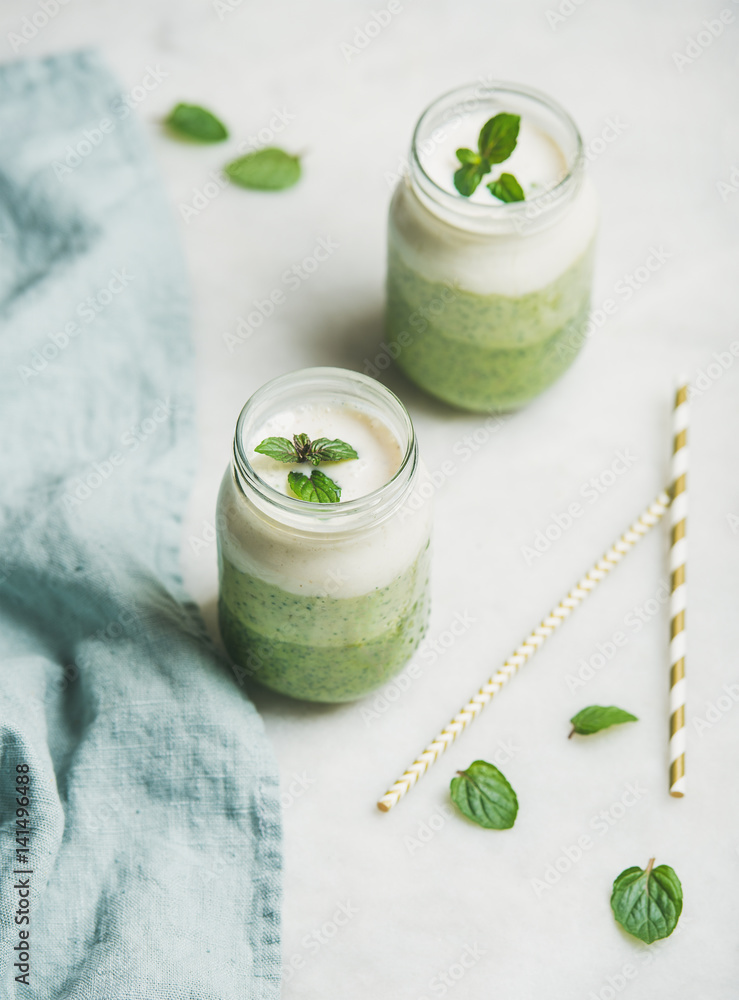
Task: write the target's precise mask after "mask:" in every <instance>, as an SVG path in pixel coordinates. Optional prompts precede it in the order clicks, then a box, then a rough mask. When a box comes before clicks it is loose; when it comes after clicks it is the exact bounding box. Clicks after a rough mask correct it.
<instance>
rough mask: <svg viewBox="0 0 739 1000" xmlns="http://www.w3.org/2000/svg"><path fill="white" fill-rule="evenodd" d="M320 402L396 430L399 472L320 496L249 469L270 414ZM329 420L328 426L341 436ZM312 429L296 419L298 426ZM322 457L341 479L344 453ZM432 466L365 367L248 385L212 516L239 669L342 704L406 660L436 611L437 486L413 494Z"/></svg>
mask: <svg viewBox="0 0 739 1000" xmlns="http://www.w3.org/2000/svg"><path fill="white" fill-rule="evenodd" d="M315 407H321V408H322V410H321V412H323V411H324V409H325V408H327V407H328V408H329V409H330V412H332V413H344V414H346V413H349V414H350V415H351V416H352V418H353V419H354V418H357V419H361V420H362V421H368V426H369V427H375V428H380V429H382V433H383V434H385V435H387V434H389V435H390V437H386V438H384V439H383V440H386V441H388V442H389V441H390V440H391V439H392V441H393V442H394V443H393V448H395V449H396V452H395V454H396V457H397V461H399V467H398V468H397V471H396V472H395V473H394V475H392V478H390V479H389V481H387V482H384V485H382V486H380V487H379V488H377V489H373V490H372V491H371V492H369V493H367V494H366V495H363V496H359V497H357V498H355V499H348V500H346V501H344V500H341V501H340V502H339V503H320V504H319V503H310V502H307V501H304V500H298V499H297V498H294V497H292V496H287V495H285V494H284V493H282V492H281V491H280V490H279V489H276V488H274V487H273V486H271V485H270V484H269V483H268V482H266V481H265V478H263V476H264V475H265V474H264V473H263V475H262V476H260V475H259V473H258V472H257V471H256V470H255V468H254V465H257V466H258V465H259V463H258V462H257V461H256V459H260V460H262V456H259V455H256V453H255V451H254V448H255V446H256V444H258V443H259V441H260V440H262V437H263V436H268V435H264V431H263V429H264V427H265V424H266V423H267V422H268V421H269V420H270V419H274V418H275V415H280V414H283V415H284V414H285V413H287V414H288V415H289V417H288V419H289V422H290V424H291V425H292V422H293V414H295V418H294V419H295V422H296V423H301V424H303V423H304V422H305V421H304V420H303V418H302V417H301V416H300V414H301V413H302V414H304V413H309V412H311V408H315ZM279 419H282V417H279ZM330 419H331V418H329V427H328V433H326V436H328V437H341V435H340V434H338V433H336V431H335V430H334V432H333V433H331V425H330ZM304 432H306V433H307V429H306V427H305V426H295V427H294V430H293V431H292V432H291V433H304ZM321 433H323V432H321ZM315 436H318V435H315ZM344 439H345V440H348V438H344ZM349 444H352V445H353V446H355V445H354V444H353V442H352V440H349ZM357 447H358V446H357ZM358 450H359V459H360V460H362V452H361V449H359V448H358ZM268 461H272V460H268ZM275 464H276V465H277V467H278V468H279V469H284V467H280V466H279V465H278V464H277V463H275ZM393 467H394V466H393ZM301 468H303V469H305V470H306V471H310V466H301ZM324 468H325V470H326V474H327V475H329V476H331V477H333V478H334V479H335V480H336V481H337V482H340V481H341V480H340V475H341V471H342V465H341V464H336V465H333V466H325V467H322V469H321V471H324ZM284 475H285V477H287V472H286V471H285V472H284ZM424 476H425V472H424V470H423V466H422V464H421V462H420V459H419V455H418V445H417V443H416V437H415V434H414V430H413V424H412V423H411V419H410V417H409V415H408V412H407V411H406V409H405V407H404V406H403V404H402V403H401V402H400V400H399V399H397V397H396V396H394V395H393V393H391V392H390V391H389V390H388V389H386V388H385V387H384V386H382V385H381V384H380V383H379V382H376V381H374V379H371V378H368V377H367V376H366V375H360V374H357V373H355V372H350V371H345V370H342V369H339V368H310V369H304V370H302V371H297V372H292V373H290V374H288V375H284V376H282V377H280V378H277V379H274V380H273V381H271V382H268V383H267V384H266V385H265V386H263V387H262V388H261V389H260V390H259V391H258V392H256V393H255V394H254V395H253V396H252V397H251V399H250V400H249V401H248V402H247V404H246V406H245V407H244V409H243V410H242V411H241V415H240V416H239V419H238V423H237V425H236V433H235V436H234V444H233V462H232V464H231V466H230V468H228V469H227V470H226V474H225V476H224V478H223V482H222V484H221V490H220V494H219V497H218V510H217V517H216V525H217V533H218V569H219V584H220V586H219V603H218V610H219V622H220V629H221V635H222V638H223V642H224V644H225V646H226V649H227V650H228V652H229V654H230V656H231V658H232V660H233V662H234V664H235V666H236V668H237V672H238V673H239V674H241V675H242V676H243V675H245V676H247V677H251V678H253V679H254V680H256V681H258V682H259V683H260V684H263V685H265V686H266V687H269V688H272V689H274V690H276V691H280V692H282V693H283V694H287V695H291V696H292V697H294V698H301V699H305V700H308V701H321V702H340V701H349V700H351V699H354V698H358V697H360V696H362V695H364V694H367V693H368V692H370V691H373V690H374V689H375V688H377V687H379V686H380V685H382V684H384V683H385V682H386V681H387V680H388V679H389V678H390V677H392V676H393V675H395V674H396V673H397V672H398V671H399V670H401V669H402V667H403V666H404V665H405V663H406V662H407V661H408V659H409V657H410V656H411V654H412V653H413V651H414V650H415V648H416V646H417V645H418V643H419V641H420V639H421V636H422V635H423V633H424V631H425V629H426V625H427V620H428V612H429V538H430V531H431V502H430V493H431V492H432V491H431V490H428V489H421V490H420V492H419V487H420V486H422V485H423V483H424V482H425V480H424ZM345 492H346V490H345Z"/></svg>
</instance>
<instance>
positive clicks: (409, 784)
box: [377, 492, 670, 812]
mask: <svg viewBox="0 0 739 1000" xmlns="http://www.w3.org/2000/svg"><path fill="white" fill-rule="evenodd" d="M669 503H670V498H669V496H668V495H667V493H665V492H662V493H660V494H659V496H658V497H657V498H656V500H655V501H654V502H653V503H651V504H650V505H649V507H647V509H646V510H645V511H644V512H643V514H642V515H641V516H640V517H639V518H637V520H636V521H634V523H633V524H632V525H631V527H630V528H629V529H628V531H626V532H624V534H623V535H621V537H620V538H619V540H618V541H617V542H616V543H615V544H614V545H613V546H612V547H611V548H610V549H609V550H608V551H607V552H606V553H605V555H604V556H603V557H602V558H601V559H599V560H598V562H597V563H596V564H595V566H593V568H592V569H591V570H590V571H589V572H588V573H586V574H585V576H584V577H583V578H582V580H580V582H579V583H578V584H577V586H576V587H575V588H574V589H573V590H571V591H570V592H569V594H568V595H567V597H565V598H564V600H563V601H561V602H560V603H559V604H558V605H557V607H556V608H554V609H553V610H552V611H551V612H550V613H549V615H548V616H547V617H546V618H545V619H544V621H543V622H542V623H541V625H538V626H537V627H536V628H535V629H534V630H533V632H531V633H530V635H528V636H527V637H526V639H524V641H523V643H522V644H521V645H520V646H519V647H518V649H517V650H516V651H515V652H514V653H512V654H511V656H509V657H508V659H507V660H506V661H505V663H504V664H503V666H502V667H501V668H500V669H499V670H498V672H497V673H495V674H493V676H492V677H491V678H490V680H489V681H488V682H487V683H486V684H483V686H482V687H481V688H480V690H479V691H478V692H477V694H475V695H473V697H472V698H471V699H470V700H469V701H468V702H467V704H466V705H465V706H464V708H462V709H461V711H460V712H459V713H458V714H457V715H455V716H454V718H453V719H452V721H451V722H450V723H449V725H448V726H446V727H445V728H444V729H442V731H441V732H440V733H439V735H438V736H437V737H436V739H435V740H433V742H431V743H429V745H428V746H427V747H426V749H425V750H424V751H423V753H422V754H421V755H420V756H419V757H417V758H416V759H415V760H414V761H413V763H412V764H411V766H410V767H409V768H408V770H407V771H405V772H404V773H403V774H402V775H401V776H400V777H399V778H398V780H397V781H396V782H395V784H394V785H393V786H392V787H391V788H390V789H388V791H387V792H386V793H385V794H384V795H383V796H382V798H381V799H380V801H379V802H378V803H377V806H378V808H379V809H381V810H382V812H389V811H390V810H391V809H392V808H393V806H394V805H396V804H397V803H398V802H399V801H400V799H402V797H403V796H404V795H405V794H406V792H408V791H410V789H411V788H413V786H414V785H415V784H416V782H417V781H418V779H419V778H420V777H422V775H424V774H425V773H426V771H427V770H428V768H429V767H430V766H431V765H432V764H433V763H434V762H435V761H436V760H438V758H439V757H440V756H441V755H442V754H443V753H444V751H445V750H446V749H447V747H448V746H450V745H451V744H452V743H453V742H454V741H455V740H456V738H457V736H459V734H460V733H461V732H462V731H463V730H464V729H465V728H466V727H467V726H468V725H469V724H470V723H471V722H474V720H475V719H476V718H477V716H478V715H479V714H480V712H481V711H482V710H483V708H484V707H485V706H486V705H487V703H488V702H489V701H490V699H491V698H492V697H493V696H494V695H496V694H497V693H498V691H500V689H501V688H502V687H503V686H504V685H505V684H507V683H508V681H509V680H510V679H511V677H513V675H514V674H515V673H516V671H517V670H518V668H519V667H520V666H522V664H524V663H526V661H527V660H530V659H531V657H532V656H533V655H534V653H535V652H536V651H537V649H539V647H540V646H541V645H542V643H543V642H544V640H545V639H546V638H547V637H548V636H550V635H551V634H552V632H554V630H555V629H557V628H559V626H560V625H561V624H562V622H563V621H564V620H565V619H566V618H567V617H569V615H570V612H571V611H573V609H574V608H576V607H577V606H578V604H581V603H582V602H583V601H584V600H585V598H586V597H587V596H588V594H589V593H590V592H591V591H593V590H594V589H595V588H596V587H597V586H598V584H599V583H600V581H601V580H602V579H604V577H606V576H607V575H608V573H610V572H611V570H612V569H613V568H614V567H615V566H617V565H618V563H619V562H621V560H622V559H623V557H624V556H625V555H626V553H627V552H628V551H629V549H631V548H633V546H634V545H636V543H637V542H638V541H639V539H640V538H643V537H644V535H646V534H647V532H648V531H649V530H650V529H651V528H653V527H654V525H655V524H657V523H658V522H659V520H660V518H661V517H662V515H663V514H664V513H665V511H666V510H667V507H668V506H669Z"/></svg>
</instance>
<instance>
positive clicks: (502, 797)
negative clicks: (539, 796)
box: [450, 760, 518, 830]
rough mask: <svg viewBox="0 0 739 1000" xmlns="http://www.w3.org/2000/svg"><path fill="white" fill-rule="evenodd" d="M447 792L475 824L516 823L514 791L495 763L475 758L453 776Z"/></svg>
mask: <svg viewBox="0 0 739 1000" xmlns="http://www.w3.org/2000/svg"><path fill="white" fill-rule="evenodd" d="M450 791H451V796H452V801H453V802H454V804H455V805H456V806H457V807H458V808H459V809H460V810H461V811H462V812H463V813H464V815H465V816H467V817H468V819H471V820H472V821H473V822H474V823H477V824H478V826H483V827H485V829H487V830H509V829H510V828H511V827H512V826H513V824H514V823H515V822H516V815H517V813H518V799H517V798H516V793H515V792H514V791H513V789H512V788H511V786H510V785H509V784H508V781H507V780H506V778H505V777H504V776H503V775H502V774H501V772H500V771H499V770H498V768H497V767H496V766H495V765H494V764H488V762H487V761H484V760H476V761H475V762H474V763H472V764H470V766H469V767H468V768H467V770H466V771H460V772H459V777H457V778H452V783H451V786H450Z"/></svg>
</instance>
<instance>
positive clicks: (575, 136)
mask: <svg viewBox="0 0 739 1000" xmlns="http://www.w3.org/2000/svg"><path fill="white" fill-rule="evenodd" d="M501 111H505V112H507V113H511V114H518V115H520V117H521V118H522V119H525V120H526V121H527V122H529V123H530V124H533V125H535V126H536V127H537V128H539V129H540V130H541V131H542V132H543V133H545V134H546V135H547V136H548V137H549V138H550V139H551V140H552V142H554V143H555V144H556V146H557V147H558V148H559V150H560V151H561V153H562V155H563V157H564V160H565V163H566V172H565V174H564V176H562V177H561V178H559V179H557V180H556V181H555V182H552V183H551V184H550V185H543V186H542V190H541V191H540V192H539V193H537V194H536V195H535V196H533V197H532V196H531V195H528V196H527V198H526V200H524V201H519V202H509V203H504V202H496V201H494V200H493V199H492V198H491V203H490V204H482V203H480V202H477V201H472V200H471V199H469V198H465V197H463V196H462V195H460V194H459V193H458V192H456V191H455V190H453V188H452V186H451V183H450V187H449V189H447V188H444V187H442V186H441V185H440V184H438V183H437V181H435V180H434V179H433V178H432V177H431V176H430V174H429V172H428V169H427V164H428V157H429V156H430V155H431V154H432V153H433V150H434V149H435V148H436V147H437V146H438V145H439V143H440V142H443V141H444V139H445V137H446V136H448V135H449V134H450V133H451V132H454V131H456V129H457V128H459V127H460V125H463V124H464V122H465V121H467V120H468V119H469V118H471V117H476V118H482V117H484V118H485V119H487V118H488V117H492V116H493V115H495V114H497V113H499V112H501ZM462 144H463V143H462V142H461V141H460V142H458V143H457V145H462ZM502 166H503V169H505V166H504V165H502ZM584 173H585V156H584V149H583V143H582V139H581V137H580V133H579V131H578V129H577V126H576V125H575V123H574V121H573V120H572V118H571V117H570V116H569V114H568V113H567V112H566V111H565V110H564V108H562V107H561V106H560V105H559V104H557V103H556V102H555V101H552V100H551V99H550V98H548V97H547V96H546V95H545V94H542V93H540V92H539V91H536V90H532V89H529V88H526V87H521V86H519V85H516V84H508V83H490V84H485V85H482V84H476V85H474V84H473V85H470V86H466V87H460V88H458V89H456V90H453V91H450V92H449V93H447V94H444V95H443V96H442V97H440V98H439V99H438V100H436V101H434V103H433V104H431V105H429V107H428V108H427V109H426V110H425V111H424V113H423V114H422V115H421V117H420V119H419V120H418V123H417V125H416V128H415V131H414V133H413V140H412V144H411V152H410V158H409V171H408V184H409V185H410V188H411V190H412V191H413V193H414V194H415V195H416V197H417V198H418V200H419V201H420V202H421V204H422V205H424V207H425V208H426V209H427V210H428V211H430V212H431V213H433V214H434V215H435V216H437V217H438V218H440V219H442V221H444V222H446V223H448V224H449V225H452V226H455V227H457V228H458V229H463V230H466V231H468V232H473V233H481V234H490V235H506V234H517V235H520V236H525V235H527V234H529V233H533V232H537V231H539V230H541V229H545V228H547V227H549V226H550V225H553V224H554V223H555V222H556V221H557V220H558V219H560V218H561V217H562V216H563V215H564V214H565V213H566V212H567V211H568V209H569V207H570V205H571V204H572V202H573V201H574V199H575V197H576V196H577V194H578V192H579V191H580V189H581V187H582V183H583V179H584Z"/></svg>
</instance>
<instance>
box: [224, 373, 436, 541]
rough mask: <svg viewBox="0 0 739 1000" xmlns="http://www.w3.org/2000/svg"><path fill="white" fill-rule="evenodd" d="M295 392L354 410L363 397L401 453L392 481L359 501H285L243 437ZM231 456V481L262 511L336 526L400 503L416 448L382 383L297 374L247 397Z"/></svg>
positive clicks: (407, 422) (404, 414) (352, 376)
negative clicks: (253, 498)
mask: <svg viewBox="0 0 739 1000" xmlns="http://www.w3.org/2000/svg"><path fill="white" fill-rule="evenodd" d="M301 392H302V393H303V394H304V395H305V394H308V395H312V396H315V397H316V398H317V397H318V395H319V393H320V392H325V393H326V394H328V395H330V396H333V397H334V398H335V399H339V398H342V400H343V401H345V402H348V403H351V402H353V401H356V404H357V408H358V409H363V408H364V409H367V406H366V405H365V407H362V402H363V401H364V402H365V403H366V401H367V399H366V397H369V402H370V403H371V404H373V405H372V406H371V410H372V411H373V412H374V414H375V415H377V416H378V417H379V419H381V420H382V421H383V423H385V424H387V425H388V426H389V428H390V430H391V431H392V433H393V434H394V435H395V436H396V437H397V439H398V444H399V445H400V446H401V448H402V449H403V457H402V460H401V462H400V465H399V467H398V469H397V470H396V471H395V473H394V474H393V476H392V477H391V478H390V479H389V480H388V481H387V482H386V483H384V484H383V485H382V486H380V487H378V488H377V489H374V490H372V491H371V492H369V493H365V494H364V495H363V496H361V497H356V498H355V499H353V500H341V501H340V502H339V503H335V504H334V503H311V502H310V501H307V500H300V499H298V498H297V497H290V496H287V495H286V494H285V493H282V492H281V491H280V490H278V489H275V488H274V487H273V486H271V485H270V484H269V483H267V482H266V481H265V480H264V479H262V478H261V476H260V475H259V473H258V472H257V471H256V470H255V469H254V467H253V466H252V464H251V462H250V461H249V456H248V453H247V446H246V443H245V432H246V430H247V428H248V427H249V426H250V425H252V424H253V423H254V422H256V420H258V419H260V418H264V417H266V415H267V413H268V412H270V411H271V412H276V411H277V410H278V409H279V408H280V403H282V404H283V405H288V404H289V403H290V402H293V403H294V402H295V400H296V398H298V399H299V398H300V393H301ZM296 394H297V395H296ZM380 411H382V413H381V412H380ZM383 414H384V416H383ZM233 456H234V468H235V471H236V473H237V479H238V478H239V477H241V478H242V479H243V480H244V481H245V482H246V483H247V484H248V486H249V487H250V489H251V490H252V491H253V492H254V493H255V494H256V495H257V496H258V497H259V498H260V499H261V500H262V501H263V503H264V504H266V505H267V506H268V507H272V508H277V509H279V510H280V511H281V512H283V513H285V514H289V515H294V516H297V517H298V518H303V519H304V518H309V519H310V521H312V522H313V521H316V520H319V521H323V522H333V523H337V524H338V522H341V521H343V520H344V519H346V518H347V517H349V516H352V515H353V516H356V515H363V514H366V513H372V514H373V515H377V514H379V513H380V512H381V511H382V512H383V513H384V510H385V508H387V507H388V506H392V507H394V506H395V504H394V503H393V501H397V500H398V498H399V497H400V499H401V500H402V493H403V490H404V487H405V485H406V484H407V482H408V481H409V479H410V477H411V476H412V475H413V473H414V472H415V469H416V466H417V463H418V447H417V443H416V437H415V432H414V429H413V423H412V421H411V418H410V415H409V413H408V411H407V410H406V408H405V406H404V405H403V403H402V402H401V401H400V400H399V399H398V397H397V396H396V395H395V393H393V392H391V391H390V389H388V388H386V386H384V385H382V383H380V382H377V381H376V380H375V379H373V378H370V377H369V376H368V375H363V374H360V373H359V372H354V371H350V370H348V369H344V368H328V367H326V368H302V369H299V370H297V371H293V372H288V373H287V374H286V375H279V376H278V377H277V378H273V379H271V380H270V381H269V382H266V383H265V384H264V385H263V386H262V387H261V388H260V389H258V390H257V391H256V392H255V393H253V395H252V396H250V398H249V399H248V400H247V402H246V403H245V405H244V407H243V408H242V410H241V413H240V414H239V418H238V420H237V422H236V432H235V434H234V443H233Z"/></svg>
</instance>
